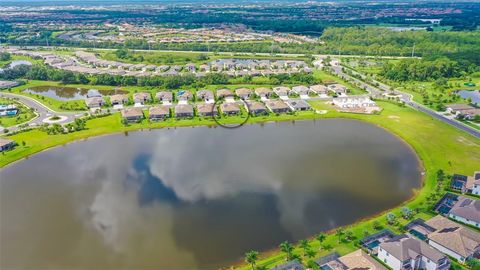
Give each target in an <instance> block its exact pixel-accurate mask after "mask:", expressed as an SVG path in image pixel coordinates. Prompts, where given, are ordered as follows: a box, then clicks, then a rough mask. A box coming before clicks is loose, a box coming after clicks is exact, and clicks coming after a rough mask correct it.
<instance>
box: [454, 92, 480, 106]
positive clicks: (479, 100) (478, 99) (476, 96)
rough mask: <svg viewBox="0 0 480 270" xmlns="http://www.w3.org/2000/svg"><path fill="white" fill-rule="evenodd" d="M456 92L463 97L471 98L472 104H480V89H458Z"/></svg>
mask: <svg viewBox="0 0 480 270" xmlns="http://www.w3.org/2000/svg"><path fill="white" fill-rule="evenodd" d="M457 94H458V95H459V96H460V97H462V98H464V99H468V98H471V99H472V103H473V104H480V90H459V91H457Z"/></svg>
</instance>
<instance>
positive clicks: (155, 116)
mask: <svg viewBox="0 0 480 270" xmlns="http://www.w3.org/2000/svg"><path fill="white" fill-rule="evenodd" d="M168 117H170V107H169V106H167V105H158V106H153V107H150V109H149V110H148V118H149V119H150V121H156V120H162V119H165V118H168Z"/></svg>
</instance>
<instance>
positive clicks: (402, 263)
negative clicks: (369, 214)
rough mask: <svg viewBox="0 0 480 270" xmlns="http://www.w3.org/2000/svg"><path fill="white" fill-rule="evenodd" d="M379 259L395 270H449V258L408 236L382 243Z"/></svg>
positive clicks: (397, 237)
mask: <svg viewBox="0 0 480 270" xmlns="http://www.w3.org/2000/svg"><path fill="white" fill-rule="evenodd" d="M378 258H379V259H380V260H381V261H382V262H384V263H385V264H386V265H388V266H389V267H390V268H392V269H393V270H410V269H425V270H447V269H449V268H450V260H449V259H448V257H447V256H446V255H444V254H442V253H440V252H439V251H437V250H436V249H434V248H432V247H431V246H429V245H428V244H427V243H425V242H423V241H420V240H418V239H415V238H412V237H410V236H407V235H399V236H396V237H394V238H393V239H391V240H387V241H385V242H382V243H381V244H380V245H379V248H378Z"/></svg>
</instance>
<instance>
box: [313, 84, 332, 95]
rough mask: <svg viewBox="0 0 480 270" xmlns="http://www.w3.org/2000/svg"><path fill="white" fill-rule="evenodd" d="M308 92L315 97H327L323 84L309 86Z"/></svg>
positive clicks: (326, 90)
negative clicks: (315, 95) (312, 93)
mask: <svg viewBox="0 0 480 270" xmlns="http://www.w3.org/2000/svg"><path fill="white" fill-rule="evenodd" d="M310 91H311V92H314V93H315V94H317V95H319V96H320V95H327V94H328V88H327V87H326V86H325V85H323V84H315V85H312V86H310Z"/></svg>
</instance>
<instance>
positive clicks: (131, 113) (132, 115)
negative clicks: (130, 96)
mask: <svg viewBox="0 0 480 270" xmlns="http://www.w3.org/2000/svg"><path fill="white" fill-rule="evenodd" d="M121 115H122V118H123V119H125V120H126V121H127V122H136V121H139V120H141V119H142V118H143V111H142V109H141V108H126V109H123V110H121Z"/></svg>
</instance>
